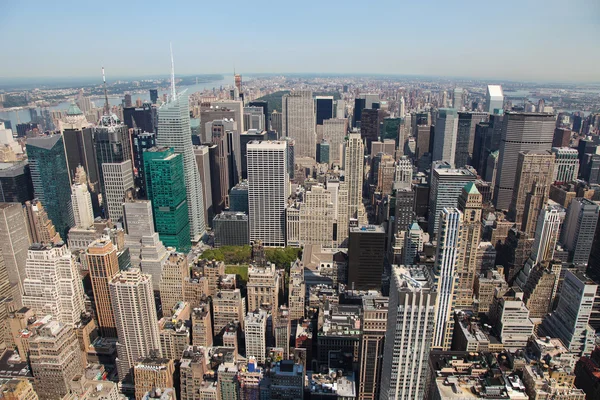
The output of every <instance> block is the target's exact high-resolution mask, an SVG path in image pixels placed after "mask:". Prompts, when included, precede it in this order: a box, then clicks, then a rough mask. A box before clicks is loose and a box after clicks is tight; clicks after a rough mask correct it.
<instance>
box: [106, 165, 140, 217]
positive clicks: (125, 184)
mask: <svg viewBox="0 0 600 400" xmlns="http://www.w3.org/2000/svg"><path fill="white" fill-rule="evenodd" d="M102 176H103V179H104V186H103V189H104V191H103V193H104V201H105V204H106V212H107V216H108V218H110V219H111V220H113V221H115V222H117V221H120V220H121V219H122V218H123V203H124V202H125V195H126V193H127V192H128V191H129V190H133V188H134V184H133V164H132V163H131V160H126V161H123V162H119V163H103V164H102Z"/></svg>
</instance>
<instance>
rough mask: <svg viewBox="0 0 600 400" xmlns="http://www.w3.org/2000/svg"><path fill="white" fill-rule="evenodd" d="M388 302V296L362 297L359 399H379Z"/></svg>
mask: <svg viewBox="0 0 600 400" xmlns="http://www.w3.org/2000/svg"><path fill="white" fill-rule="evenodd" d="M388 304H389V299H388V298H387V297H376V296H369V297H363V299H362V310H363V313H362V321H361V326H362V336H361V339H360V340H361V346H360V349H361V350H360V357H359V360H360V368H359V371H360V376H359V382H360V386H359V389H358V399H361V400H377V399H379V392H380V384H381V374H382V372H383V371H382V363H383V348H384V339H385V333H386V330H387V329H386V324H387V320H388Z"/></svg>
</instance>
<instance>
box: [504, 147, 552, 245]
mask: <svg viewBox="0 0 600 400" xmlns="http://www.w3.org/2000/svg"><path fill="white" fill-rule="evenodd" d="M553 174H554V154H552V153H550V152H549V151H523V152H521V153H520V154H519V157H518V160H517V169H516V174H515V189H514V190H513V192H512V201H511V203H510V206H509V213H508V215H509V217H510V218H512V219H513V220H514V221H515V223H516V224H517V228H518V229H520V230H522V231H523V232H525V234H527V235H529V236H533V234H534V233H535V226H536V224H537V219H538V216H539V213H540V211H541V209H542V207H543V206H544V204H545V203H546V201H547V200H548V194H549V192H550V185H551V184H552V175H553Z"/></svg>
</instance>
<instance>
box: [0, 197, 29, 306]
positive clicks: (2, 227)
mask: <svg viewBox="0 0 600 400" xmlns="http://www.w3.org/2000/svg"><path fill="white" fill-rule="evenodd" d="M30 243H31V242H30V239H29V235H28V234H27V222H26V220H25V215H24V213H23V206H21V204H19V203H0V252H1V253H2V256H3V258H4V264H5V266H6V271H7V273H8V280H9V282H10V286H11V290H12V292H13V296H14V297H15V299H19V298H20V295H21V293H22V292H23V280H24V279H25V276H26V273H25V268H26V264H27V252H28V250H29V245H30Z"/></svg>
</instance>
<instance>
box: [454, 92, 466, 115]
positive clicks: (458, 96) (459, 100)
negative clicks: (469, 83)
mask: <svg viewBox="0 0 600 400" xmlns="http://www.w3.org/2000/svg"><path fill="white" fill-rule="evenodd" d="M463 104H464V103H463V89H462V88H460V87H455V88H454V90H453V91H452V108H454V109H455V110H458V111H460V110H462V108H463Z"/></svg>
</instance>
